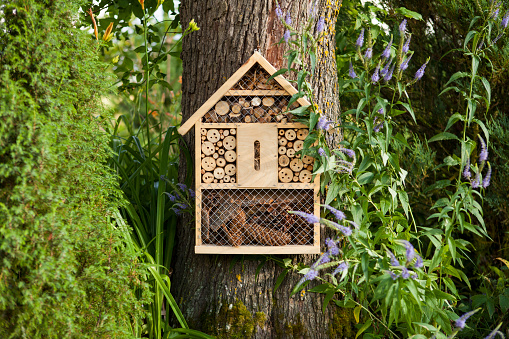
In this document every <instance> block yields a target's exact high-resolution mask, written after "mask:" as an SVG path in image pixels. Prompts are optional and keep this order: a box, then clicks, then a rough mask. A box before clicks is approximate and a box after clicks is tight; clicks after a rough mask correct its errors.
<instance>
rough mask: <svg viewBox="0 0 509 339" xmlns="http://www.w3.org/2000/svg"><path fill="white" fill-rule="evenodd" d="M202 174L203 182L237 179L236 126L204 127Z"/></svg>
mask: <svg viewBox="0 0 509 339" xmlns="http://www.w3.org/2000/svg"><path fill="white" fill-rule="evenodd" d="M200 133H201V171H200V173H201V175H202V178H201V179H202V182H203V183H207V184H209V183H220V184H222V183H235V182H236V181H237V176H236V174H237V163H236V160H237V150H236V148H237V140H236V134H237V130H236V129H235V128H202V129H200Z"/></svg>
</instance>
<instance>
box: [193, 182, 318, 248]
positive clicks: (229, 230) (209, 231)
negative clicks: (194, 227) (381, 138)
mask: <svg viewBox="0 0 509 339" xmlns="http://www.w3.org/2000/svg"><path fill="white" fill-rule="evenodd" d="M288 211H303V212H306V213H314V196H313V189H235V190H221V189H204V190H202V194H201V236H202V243H203V244H204V245H219V246H241V245H258V246H284V245H313V243H314V225H313V224H309V223H308V222H306V221H305V220H303V219H302V218H301V217H299V216H296V215H293V214H289V213H288Z"/></svg>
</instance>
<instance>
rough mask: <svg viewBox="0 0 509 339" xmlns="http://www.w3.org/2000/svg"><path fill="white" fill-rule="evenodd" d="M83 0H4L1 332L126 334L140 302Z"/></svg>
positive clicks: (0, 45) (0, 27) (0, 14)
mask: <svg viewBox="0 0 509 339" xmlns="http://www.w3.org/2000/svg"><path fill="white" fill-rule="evenodd" d="M80 5H81V1H74V0H73V1H67V0H66V1H64V0H51V1H50V0H47V1H43V0H39V1H36V0H24V1H21V0H13V1H9V2H5V1H4V2H2V3H1V4H0V337H1V338H77V337H80V338H105V337H108V338H112V337H129V336H130V334H129V328H130V323H131V322H133V321H136V318H137V313H138V312H139V310H141V305H139V304H138V301H137V298H136V296H135V295H134V293H133V287H134V286H136V285H139V284H140V283H141V282H140V280H139V272H138V268H137V261H136V257H135V256H134V254H132V253H128V252H127V251H125V250H124V249H123V244H122V241H121V238H120V235H119V231H118V230H117V229H116V226H115V223H114V222H113V220H114V218H113V213H114V212H115V211H116V209H117V207H118V205H119V202H120V198H119V197H120V194H119V193H118V190H117V188H116V186H115V178H114V176H113V174H112V173H111V172H110V171H109V170H108V167H107V166H106V163H105V162H106V160H107V158H108V157H109V156H110V154H109V152H110V151H109V149H108V146H107V145H108V137H107V135H106V134H105V132H104V131H105V126H106V125H105V124H106V123H107V119H108V115H107V114H106V113H105V111H104V110H103V107H102V104H101V95H102V94H103V93H104V92H105V91H107V90H108V88H109V87H110V85H111V83H110V80H109V78H108V76H107V73H106V72H105V69H106V65H104V64H102V63H100V62H99V61H98V58H97V51H98V43H97V42H96V41H93V40H91V39H90V35H88V34H85V33H84V32H82V31H80V29H79V28H77V20H78V13H79V9H80V7H79V6H80Z"/></svg>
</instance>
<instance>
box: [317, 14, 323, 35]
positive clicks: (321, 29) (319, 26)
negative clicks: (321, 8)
mask: <svg viewBox="0 0 509 339" xmlns="http://www.w3.org/2000/svg"><path fill="white" fill-rule="evenodd" d="M324 28H325V18H324V17H323V16H321V17H320V19H318V23H317V24H316V30H317V31H318V33H320V32H322V31H323V29H324Z"/></svg>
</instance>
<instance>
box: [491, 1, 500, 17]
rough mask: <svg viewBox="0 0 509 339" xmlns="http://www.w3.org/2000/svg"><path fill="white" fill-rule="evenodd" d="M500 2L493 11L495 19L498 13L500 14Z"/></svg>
mask: <svg viewBox="0 0 509 339" xmlns="http://www.w3.org/2000/svg"><path fill="white" fill-rule="evenodd" d="M500 5H501V4H500V2H499V3H497V4H496V5H495V11H493V15H492V16H491V17H492V18H493V19H496V18H498V15H499V14H500Z"/></svg>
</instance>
